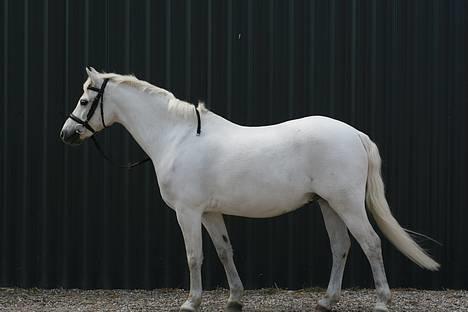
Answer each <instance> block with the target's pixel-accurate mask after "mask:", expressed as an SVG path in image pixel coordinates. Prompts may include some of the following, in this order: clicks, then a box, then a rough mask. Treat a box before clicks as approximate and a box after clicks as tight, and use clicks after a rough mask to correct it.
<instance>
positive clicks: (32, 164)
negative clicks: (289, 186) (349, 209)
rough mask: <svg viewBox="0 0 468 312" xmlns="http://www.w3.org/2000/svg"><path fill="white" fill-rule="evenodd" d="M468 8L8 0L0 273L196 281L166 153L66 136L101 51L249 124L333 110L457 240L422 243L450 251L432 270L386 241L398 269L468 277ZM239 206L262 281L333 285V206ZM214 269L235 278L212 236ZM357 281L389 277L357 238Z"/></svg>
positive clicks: (399, 209) (83, 284) (439, 230)
mask: <svg viewBox="0 0 468 312" xmlns="http://www.w3.org/2000/svg"><path fill="white" fill-rule="evenodd" d="M467 9H468V2H467V1H464V0H450V1H436V0H434V1H429V0H420V1H415V0H412V1H407V0H402V1H357V0H355V1H325V0H323V1H247V0H243V1H234V0H230V1H227V0H206V1H170V0H167V1H150V0H147V1H134V0H132V1H130V0H112V1H110V0H107V1H102V0H97V1H91V0H85V1H82V0H75V1H71V0H65V1H64V0H55V1H52V0H51V1H44V0H43V1H33V0H2V2H1V7H0V16H1V17H2V18H1V19H0V24H1V27H0V29H1V31H0V36H1V40H0V41H1V49H0V59H1V62H0V64H1V69H0V72H1V73H2V77H1V78H0V81H1V83H0V94H1V100H0V103H1V113H0V115H1V118H2V119H1V124H0V131H1V135H0V138H1V141H0V146H1V147H0V150H1V153H0V157H1V158H0V168H1V169H0V199H1V201H0V214H1V216H0V221H1V224H0V286H21V287H32V286H38V287H80V288H110V287H112V288H156V287H186V286H187V285H188V284H187V283H188V274H187V269H186V260H185V254H184V246H183V242H182V236H181V233H180V231H179V229H178V226H177V222H176V218H175V215H174V213H173V212H172V211H171V210H170V209H168V208H167V207H166V206H165V205H164V203H163V202H162V200H161V197H160V195H159V192H158V189H157V184H156V176H155V174H154V173H153V171H152V167H151V165H148V164H147V165H144V166H143V167H139V168H137V169H134V170H133V171H130V172H127V171H125V170H119V169H115V168H112V167H110V166H109V165H108V164H107V163H106V162H105V161H104V160H103V159H102V158H101V156H100V155H99V154H98V153H97V152H96V150H95V149H94V148H93V147H92V146H91V145H90V144H85V145H83V146H80V147H78V148H70V147H67V146H65V145H63V144H62V143H61V142H60V140H59V137H58V134H59V130H60V128H61V126H62V124H63V122H64V120H65V118H66V117H65V116H66V115H67V114H68V113H69V112H70V111H71V110H72V108H73V107H74V106H75V103H76V101H77V99H78V97H79V96H80V94H81V85H82V83H83V81H84V79H85V71H84V67H85V66H86V65H92V66H94V67H96V68H97V69H102V70H105V71H115V72H118V73H125V74H126V73H134V74H136V75H137V77H139V78H141V79H144V80H148V81H149V82H151V83H153V84H155V85H158V86H160V87H164V88H167V89H169V90H170V91H172V92H173V93H174V94H175V95H176V96H177V97H179V98H181V99H184V100H187V101H192V102H193V101H196V100H197V99H204V100H205V101H206V102H207V105H208V107H210V108H211V109H212V110H213V111H215V112H216V113H218V114H220V115H222V116H225V117H227V118H229V119H231V120H233V121H234V122H237V123H241V124H245V125H265V124H270V123H276V122H280V121H284V120H288V119H291V118H298V117H302V116H306V115H311V114H321V115H327V116H331V117H334V118H337V119H339V120H342V121H345V122H347V123H349V124H351V125H353V126H355V127H357V128H358V129H360V130H362V131H364V132H366V133H367V134H369V135H370V136H371V138H373V140H374V141H375V142H376V143H377V144H378V145H379V147H380V150H381V153H382V157H383V159H384V164H383V174H384V178H385V181H386V185H387V195H388V200H389V202H390V205H391V207H392V210H393V212H394V214H395V215H396V217H397V219H398V220H399V221H400V222H401V224H402V225H403V226H404V227H407V228H409V229H411V230H414V231H418V232H422V233H425V234H427V235H429V236H431V237H433V238H435V239H437V240H438V241H440V242H441V243H442V244H443V246H437V245H436V244H434V243H431V242H426V243H424V244H423V245H424V246H425V247H427V248H428V249H429V251H430V253H431V254H432V255H434V257H435V258H436V259H437V260H438V261H440V262H441V263H442V269H441V271H440V272H438V273H430V272H426V271H423V270H420V269H419V268H418V267H417V266H416V265H414V264H412V263H411V262H409V260H407V259H405V258H404V257H403V256H402V255H401V254H400V253H398V252H397V251H396V249H395V248H393V247H392V246H390V244H389V243H388V242H387V241H386V240H384V243H383V245H384V259H385V264H386V269H387V272H388V277H389V281H390V285H391V286H392V287H400V286H404V287H424V288H468V265H467V261H466V259H467V258H468V248H467V240H468V226H467V222H468V195H467V193H468V183H467V175H468V166H467V161H468V153H467V146H468V144H467V141H468V126H467V120H468V108H467V106H468V102H467V86H468V81H467V77H468V76H467V65H468V64H467V55H468V47H467V38H468V31H467V29H468V27H467V18H468V14H467ZM98 137H99V140H100V141H101V142H103V145H104V146H105V149H106V150H107V151H109V152H110V153H111V154H112V155H113V158H114V159H116V160H117V161H119V162H124V161H128V160H136V159H139V158H140V157H142V156H143V153H142V151H141V150H140V149H139V148H138V146H137V145H136V144H135V142H134V141H133V140H132V139H131V137H130V136H129V135H128V134H127V133H125V132H124V131H123V129H122V128H121V127H119V126H114V127H112V129H108V130H106V131H105V134H100V135H98ZM226 219H227V223H228V228H229V231H230V233H231V236H232V242H233V245H234V249H235V258H236V259H235V260H236V262H237V265H238V269H239V271H240V275H241V277H242V279H243V281H244V283H245V285H246V287H248V288H254V287H271V286H274V285H275V286H278V287H290V288H298V287H309V286H325V285H326V284H327V282H328V275H329V269H330V264H331V257H330V252H329V243H328V237H327V235H326V231H325V228H324V225H323V221H322V217H321V215H320V212H319V209H317V206H315V205H310V206H309V207H307V208H305V209H301V210H298V211H296V212H294V213H292V214H289V215H286V216H282V217H278V218H274V219H266V220H248V219H242V218H233V217H228V218H226ZM205 238H206V237H205ZM203 271H204V284H205V287H207V288H213V287H216V286H218V285H226V282H225V277H224V272H223V269H222V268H221V266H220V265H219V263H218V260H217V258H216V256H215V251H214V248H213V247H212V245H211V243H209V242H208V240H205V262H204V268H203ZM344 285H345V286H347V287H349V286H365V287H370V286H372V285H373V283H372V280H371V274H370V268H369V266H368V264H367V261H366V260H365V258H364V256H363V254H362V252H361V250H360V248H359V247H358V245H357V244H355V243H353V247H352V250H351V255H350V258H349V263H348V266H347V270H346V273H345V277H344Z"/></svg>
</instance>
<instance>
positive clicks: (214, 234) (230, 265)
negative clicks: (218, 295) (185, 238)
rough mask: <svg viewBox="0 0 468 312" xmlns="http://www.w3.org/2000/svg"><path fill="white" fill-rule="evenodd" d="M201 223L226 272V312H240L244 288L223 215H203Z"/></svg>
mask: <svg viewBox="0 0 468 312" xmlns="http://www.w3.org/2000/svg"><path fill="white" fill-rule="evenodd" d="M202 222H203V225H204V226H205V228H206V230H207V231H208V234H209V235H210V237H211V240H212V241H213V244H214V246H215V247H216V251H217V252H218V257H219V260H220V261H221V263H222V264H223V266H224V270H225V271H226V276H227V280H228V283H229V289H230V295H229V300H228V303H227V306H226V310H227V311H229V312H231V311H242V303H241V298H242V293H243V291H244V287H243V286H242V282H241V280H240V278H239V274H238V273H237V269H236V265H235V264H234V260H233V255H232V247H231V242H230V241H229V235H228V233H227V230H226V225H225V224H224V220H223V215H222V214H220V213H205V214H203V219H202Z"/></svg>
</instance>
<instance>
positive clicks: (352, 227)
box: [328, 194, 391, 311]
mask: <svg viewBox="0 0 468 312" xmlns="http://www.w3.org/2000/svg"><path fill="white" fill-rule="evenodd" d="M328 203H329V204H330V206H331V207H332V208H333V210H334V211H335V212H336V213H337V214H338V215H339V216H340V217H341V219H342V220H343V222H344V223H345V224H346V226H347V227H348V229H349V231H350V232H351V234H352V235H353V236H354V238H356V240H357V241H358V243H359V245H360V246H361V248H362V250H363V251H364V253H365V254H366V257H367V259H368V260H369V263H370V266H371V269H372V273H373V275H374V282H375V288H376V291H377V304H376V306H375V308H374V311H388V310H387V303H388V302H389V301H390V298H391V294H390V289H389V287H388V283H387V277H386V275H385V269H384V264H383V259H382V249H381V244H380V238H379V236H378V235H377V233H375V231H374V229H373V228H372V226H371V224H370V223H369V219H368V218H367V214H366V209H365V205H364V194H347V195H344V194H341V196H338V197H337V198H333V199H329V200H328Z"/></svg>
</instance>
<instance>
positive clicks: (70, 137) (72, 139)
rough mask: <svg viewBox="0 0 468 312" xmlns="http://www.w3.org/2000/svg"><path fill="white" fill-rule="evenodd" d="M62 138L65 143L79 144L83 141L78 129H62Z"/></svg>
mask: <svg viewBox="0 0 468 312" xmlns="http://www.w3.org/2000/svg"><path fill="white" fill-rule="evenodd" d="M60 138H61V139H62V141H63V143H66V144H79V143H80V141H81V140H80V134H79V133H78V132H76V131H67V130H62V131H60Z"/></svg>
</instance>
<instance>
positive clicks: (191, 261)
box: [187, 255, 203, 270]
mask: <svg viewBox="0 0 468 312" xmlns="http://www.w3.org/2000/svg"><path fill="white" fill-rule="evenodd" d="M202 263H203V257H202V256H193V255H188V256H187V264H188V267H189V269H190V270H199V269H201V266H202Z"/></svg>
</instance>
